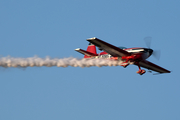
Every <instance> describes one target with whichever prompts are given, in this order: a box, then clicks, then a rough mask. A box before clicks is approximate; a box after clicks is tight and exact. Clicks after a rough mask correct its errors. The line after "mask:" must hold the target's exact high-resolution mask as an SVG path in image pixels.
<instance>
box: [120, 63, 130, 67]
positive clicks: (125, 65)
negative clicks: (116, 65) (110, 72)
mask: <svg viewBox="0 0 180 120" xmlns="http://www.w3.org/2000/svg"><path fill="white" fill-rule="evenodd" d="M128 65H129V63H122V64H121V66H123V67H124V68H126V67H127V66H128Z"/></svg>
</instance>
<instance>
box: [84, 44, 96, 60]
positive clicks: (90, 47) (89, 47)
mask: <svg viewBox="0 0 180 120" xmlns="http://www.w3.org/2000/svg"><path fill="white" fill-rule="evenodd" d="M86 51H88V52H91V53H93V54H97V53H96V46H95V45H93V44H92V43H89V45H88V47H87V50H86ZM84 58H90V56H87V55H84Z"/></svg>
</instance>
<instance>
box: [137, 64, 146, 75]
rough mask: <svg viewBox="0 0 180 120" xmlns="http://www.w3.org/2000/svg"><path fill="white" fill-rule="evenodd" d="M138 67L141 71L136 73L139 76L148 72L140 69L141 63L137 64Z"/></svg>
mask: <svg viewBox="0 0 180 120" xmlns="http://www.w3.org/2000/svg"><path fill="white" fill-rule="evenodd" d="M136 64H137V65H138V67H139V70H138V71H137V72H136V73H138V74H140V75H143V74H144V73H146V71H145V70H142V69H141V67H140V65H139V63H136Z"/></svg>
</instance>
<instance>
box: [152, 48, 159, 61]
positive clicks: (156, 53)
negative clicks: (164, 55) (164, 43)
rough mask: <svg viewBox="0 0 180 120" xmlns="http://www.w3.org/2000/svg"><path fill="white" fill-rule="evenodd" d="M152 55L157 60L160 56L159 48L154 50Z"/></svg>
mask: <svg viewBox="0 0 180 120" xmlns="http://www.w3.org/2000/svg"><path fill="white" fill-rule="evenodd" d="M153 56H154V57H155V58H156V59H157V60H159V59H160V56H161V51H160V50H154V52H153Z"/></svg>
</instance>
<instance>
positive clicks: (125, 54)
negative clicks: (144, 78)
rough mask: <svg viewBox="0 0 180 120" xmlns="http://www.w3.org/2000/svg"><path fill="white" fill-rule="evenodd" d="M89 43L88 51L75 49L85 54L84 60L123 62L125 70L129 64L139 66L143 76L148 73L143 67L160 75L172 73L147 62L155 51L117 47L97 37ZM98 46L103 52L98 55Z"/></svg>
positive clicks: (139, 72)
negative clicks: (102, 59)
mask: <svg viewBox="0 0 180 120" xmlns="http://www.w3.org/2000/svg"><path fill="white" fill-rule="evenodd" d="M87 41H89V42H90V43H89V45H88V47H87V50H83V49H80V48H77V49H75V51H77V52H80V53H82V54H84V58H105V59H113V60H121V61H123V63H122V65H121V66H123V67H124V68H125V67H127V66H128V65H129V64H134V65H137V66H138V67H139V70H138V71H137V72H136V73H138V74H140V75H143V74H144V73H145V72H146V71H145V70H143V69H141V67H144V68H147V69H148V70H152V71H155V72H158V73H170V71H169V70H166V69H164V68H162V67H160V66H158V65H155V64H154V63H151V62H149V61H147V60H146V59H147V58H148V57H150V56H151V55H152V54H153V50H152V49H150V48H141V47H137V48H125V47H116V46H114V45H111V44H109V43H107V42H104V41H102V40H100V39H98V38H95V37H94V38H90V39H87ZM96 46H97V47H98V48H99V50H103V52H101V53H98V54H97V53H96Z"/></svg>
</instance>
